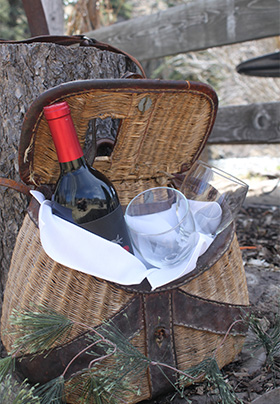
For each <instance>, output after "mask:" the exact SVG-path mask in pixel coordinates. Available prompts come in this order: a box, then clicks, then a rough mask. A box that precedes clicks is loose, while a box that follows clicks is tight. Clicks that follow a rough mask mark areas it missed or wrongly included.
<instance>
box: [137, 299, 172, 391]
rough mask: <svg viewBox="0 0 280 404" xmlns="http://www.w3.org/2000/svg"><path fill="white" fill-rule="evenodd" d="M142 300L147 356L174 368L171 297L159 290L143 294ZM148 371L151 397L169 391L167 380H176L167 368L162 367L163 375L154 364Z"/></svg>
mask: <svg viewBox="0 0 280 404" xmlns="http://www.w3.org/2000/svg"><path fill="white" fill-rule="evenodd" d="M143 300H144V313H145V322H146V332H147V336H146V344H147V356H148V358H149V359H150V360H152V361H153V362H159V363H164V364H166V365H169V366H172V367H175V368H176V365H177V363H176V355H175V348H174V335H173V324H172V318H173V314H172V311H173V310H172V297H171V295H170V293H169V292H161V293H156V294H152V295H144V296H143ZM149 372H150V379H151V382H150V383H151V384H150V388H151V397H156V396H157V395H159V394H162V393H164V392H167V391H170V381H169V380H171V381H172V382H175V381H176V379H175V377H174V371H172V370H170V369H168V368H164V374H165V375H164V374H163V373H162V371H161V370H160V368H159V367H158V366H155V365H152V366H150V369H149ZM166 376H167V377H168V379H169V380H168V379H167V377H166Z"/></svg>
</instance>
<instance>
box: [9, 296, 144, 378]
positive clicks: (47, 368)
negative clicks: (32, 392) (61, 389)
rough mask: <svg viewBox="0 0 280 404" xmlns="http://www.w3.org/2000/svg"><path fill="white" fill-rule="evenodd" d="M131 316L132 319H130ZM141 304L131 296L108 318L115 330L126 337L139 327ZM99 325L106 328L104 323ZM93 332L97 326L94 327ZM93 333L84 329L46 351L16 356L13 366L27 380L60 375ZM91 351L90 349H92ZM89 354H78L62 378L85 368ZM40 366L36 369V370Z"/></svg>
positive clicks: (137, 298) (100, 352) (99, 328)
mask: <svg viewBox="0 0 280 404" xmlns="http://www.w3.org/2000/svg"><path fill="white" fill-rule="evenodd" d="M130 319H133V321H130ZM142 319H143V305H142V300H141V298H140V297H139V296H136V297H134V298H133V299H131V301H130V302H129V303H128V304H127V306H126V307H124V308H123V309H122V310H121V311H120V312H118V313H117V314H116V315H115V316H113V317H112V318H111V319H110V322H112V323H113V324H115V326H116V327H117V329H118V330H119V331H120V332H121V333H122V334H123V335H124V336H125V337H126V338H128V339H131V338H133V336H135V335H136V334H137V333H139V332H140V330H141V329H143V327H144V324H143V320H142ZM102 327H105V328H106V324H104V325H103V326H102ZM96 330H97V331H100V330H101V326H99V327H96ZM91 334H94V332H93V331H89V332H86V333H84V334H82V335H81V336H79V337H78V338H75V339H74V340H72V341H70V342H69V343H67V344H64V345H61V346H58V347H57V348H54V349H52V350H50V351H48V352H44V353H41V354H39V355H26V356H23V357H19V358H17V361H16V369H17V371H18V372H19V373H21V374H22V375H23V376H24V377H27V378H28V379H29V381H30V382H31V383H41V384H44V383H47V382H48V381H50V380H52V379H54V378H56V377H58V376H60V375H61V374H62V373H63V372H64V370H65V368H66V366H67V364H68V363H69V362H70V361H71V359H72V358H74V357H75V356H76V355H77V354H78V353H79V352H81V351H82V350H84V349H85V348H86V347H87V346H88V345H89V343H90V342H89V339H88V335H91ZM92 350H93V349H92ZM94 351H95V352H96V353H98V354H100V355H102V354H103V352H102V350H100V348H99V349H97V348H95V349H94ZM92 359H93V358H92V356H91V355H89V354H87V353H86V352H85V353H83V354H82V355H80V356H79V357H78V358H77V359H76V360H75V361H74V362H73V363H72V365H71V366H70V367H69V369H68V371H67V373H66V375H65V378H66V379H67V378H69V377H70V376H71V375H73V374H75V373H76V372H79V371H81V370H82V369H85V368H87V367H88V365H89V363H90V361H91V360H92ZM38 369H40V371H38Z"/></svg>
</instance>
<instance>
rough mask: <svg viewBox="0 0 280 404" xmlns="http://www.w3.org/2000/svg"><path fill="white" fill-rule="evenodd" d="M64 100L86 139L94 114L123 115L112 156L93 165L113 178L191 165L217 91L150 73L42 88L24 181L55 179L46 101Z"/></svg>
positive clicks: (32, 117)
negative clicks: (155, 77) (146, 76)
mask: <svg viewBox="0 0 280 404" xmlns="http://www.w3.org/2000/svg"><path fill="white" fill-rule="evenodd" d="M61 101H67V103H68V105H69V107H70V110H71V114H72V118H73V121H74V125H75V127H76V130H77V133H78V137H79V140H80V143H81V145H82V147H83V146H84V144H85V141H86V133H87V129H88V124H89V121H91V120H92V119H95V118H101V119H104V118H107V117H111V118H112V119H118V120H120V125H119V128H118V133H117V137H116V140H115V143H114V148H113V151H112V154H111V155H110V156H101V157H96V158H95V161H94V164H93V166H94V167H95V168H96V169H98V170H100V171H102V172H103V173H104V174H105V175H108V177H109V178H110V180H111V181H123V180H130V179H131V180H138V179H149V178H157V177H160V176H161V175H162V173H176V172H180V171H181V169H182V166H184V168H185V169H188V168H189V167H191V165H192V164H193V163H194V161H195V160H196V159H197V157H198V156H199V154H200V153H201V151H202V149H203V147H204V145H205V143H206V141H207V138H208V136H209V135H210V132H211V129H212V127H213V124H214V120H215V117H216V112H217V106H218V99H217V95H216V93H215V91H214V90H213V89H212V88H211V87H209V86H208V85H206V84H203V83H196V82H188V81H165V80H150V79H105V80H104V79H97V80H78V81H72V82H68V83H64V84H61V85H58V86H56V87H54V88H52V89H50V90H47V91H45V92H44V93H42V94H41V95H40V96H39V97H38V98H37V99H36V100H35V101H34V102H33V103H32V104H31V106H30V108H29V109H28V111H27V113H26V115H25V118H24V122H23V126H22V131H21V137H20V145H19V171H20V176H21V179H22V180H23V181H24V182H25V183H26V184H32V185H35V186H40V185H42V184H54V183H56V181H57V179H58V176H59V172H60V170H59V163H58V160H57V155H56V151H55V147H54V144H53V141H52V137H51V134H50V131H49V127H48V124H47V121H46V119H45V117H44V114H43V107H44V106H46V105H49V104H53V103H55V102H61Z"/></svg>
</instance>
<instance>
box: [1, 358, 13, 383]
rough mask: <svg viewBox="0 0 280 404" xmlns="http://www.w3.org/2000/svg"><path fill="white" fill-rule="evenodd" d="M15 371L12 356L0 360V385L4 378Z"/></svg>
mask: <svg viewBox="0 0 280 404" xmlns="http://www.w3.org/2000/svg"><path fill="white" fill-rule="evenodd" d="M14 369H15V358H13V357H12V356H7V357H6V358H3V359H0V383H1V382H2V381H3V380H4V378H5V377H6V376H7V375H8V374H9V373H11V372H13V371H14Z"/></svg>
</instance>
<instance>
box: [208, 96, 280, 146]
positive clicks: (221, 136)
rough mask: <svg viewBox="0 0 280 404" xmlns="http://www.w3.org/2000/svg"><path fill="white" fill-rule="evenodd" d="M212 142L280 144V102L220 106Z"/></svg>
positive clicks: (210, 139)
mask: <svg viewBox="0 0 280 404" xmlns="http://www.w3.org/2000/svg"><path fill="white" fill-rule="evenodd" d="M208 143H211V144H214V143H219V144H222V143H224V144H234V143H238V144H240V143H244V144H254V143H280V102H269V103H260V104H250V105H238V106H229V107H221V108H219V110H218V113H217V118H216V121H215V124H214V127H213V130H212V132H211V135H210V137H209V139H208Z"/></svg>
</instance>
